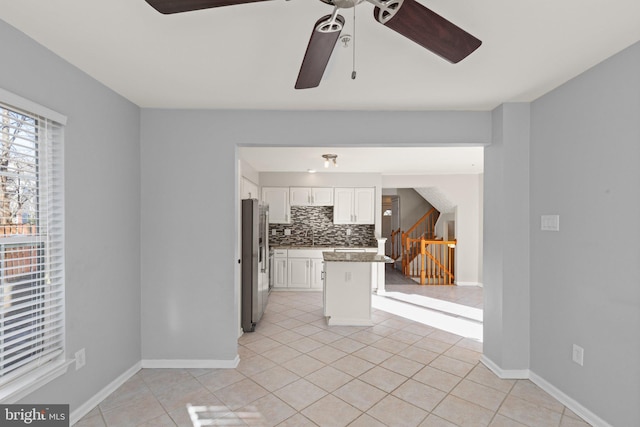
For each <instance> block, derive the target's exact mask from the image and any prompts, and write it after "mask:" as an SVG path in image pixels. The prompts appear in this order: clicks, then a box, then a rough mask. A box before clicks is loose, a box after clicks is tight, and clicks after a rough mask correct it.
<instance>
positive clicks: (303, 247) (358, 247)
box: [269, 245, 378, 250]
mask: <svg viewBox="0 0 640 427" xmlns="http://www.w3.org/2000/svg"><path fill="white" fill-rule="evenodd" d="M269 247H270V248H271V249H320V250H322V249H328V248H331V249H356V250H357V249H376V250H377V249H378V248H377V247H375V246H340V245H271V246H269Z"/></svg>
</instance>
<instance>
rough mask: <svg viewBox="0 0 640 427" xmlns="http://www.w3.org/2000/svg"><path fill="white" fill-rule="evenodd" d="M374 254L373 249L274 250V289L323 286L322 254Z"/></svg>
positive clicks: (374, 250) (302, 288) (316, 288)
mask: <svg viewBox="0 0 640 427" xmlns="http://www.w3.org/2000/svg"><path fill="white" fill-rule="evenodd" d="M334 250H337V251H345V252H376V251H377V249H375V248H366V249H364V248H359V249H355V248H354V249H334V248H323V249H276V250H274V254H273V264H272V266H271V269H272V275H271V280H273V288H274V289H290V290H305V289H306V290H316V291H321V290H322V286H323V283H322V282H323V275H324V273H323V272H324V259H323V258H322V252H326V251H329V252H332V251H334Z"/></svg>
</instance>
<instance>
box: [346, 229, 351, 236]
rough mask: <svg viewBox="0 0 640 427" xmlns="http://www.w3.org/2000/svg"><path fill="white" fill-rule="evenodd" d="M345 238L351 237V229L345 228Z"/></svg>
mask: <svg viewBox="0 0 640 427" xmlns="http://www.w3.org/2000/svg"><path fill="white" fill-rule="evenodd" d="M347 236H351V229H350V228H347Z"/></svg>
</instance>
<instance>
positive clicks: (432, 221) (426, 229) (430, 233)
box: [402, 208, 440, 276]
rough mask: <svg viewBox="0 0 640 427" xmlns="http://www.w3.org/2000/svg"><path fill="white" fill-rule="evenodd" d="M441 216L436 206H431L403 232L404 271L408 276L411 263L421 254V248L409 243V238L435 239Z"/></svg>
mask: <svg viewBox="0 0 640 427" xmlns="http://www.w3.org/2000/svg"><path fill="white" fill-rule="evenodd" d="M438 216H440V212H438V210H436V208H431V209H429V211H428V212H427V213H426V214H424V215H423V216H422V218H420V219H419V220H418V221H416V223H415V224H413V226H412V227H411V228H409V229H408V230H407V231H406V232H405V233H402V271H403V273H404V275H405V276H408V275H409V274H408V270H407V269H408V267H409V264H411V263H412V262H413V260H414V259H415V258H416V257H417V256H418V255H419V253H420V251H419V248H418V249H416V248H415V247H412V245H409V244H408V239H413V240H415V239H418V240H419V239H428V240H433V239H435V237H436V232H435V230H436V221H437V220H438Z"/></svg>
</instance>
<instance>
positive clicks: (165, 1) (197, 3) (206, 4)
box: [146, 0, 264, 15]
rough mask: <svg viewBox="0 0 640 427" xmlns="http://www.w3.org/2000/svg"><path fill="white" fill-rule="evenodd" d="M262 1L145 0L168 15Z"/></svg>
mask: <svg viewBox="0 0 640 427" xmlns="http://www.w3.org/2000/svg"><path fill="white" fill-rule="evenodd" d="M257 1H264V0H146V2H147V3H149V5H151V7H153V8H154V9H155V10H157V11H158V12H160V13H164V14H165V15H166V14H170V13H179V12H190V11H192V10H200V9H210V8H212V7H221V6H233V5H236V4H244V3H253V2H257Z"/></svg>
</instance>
